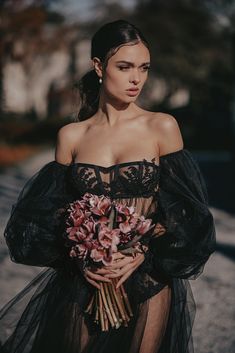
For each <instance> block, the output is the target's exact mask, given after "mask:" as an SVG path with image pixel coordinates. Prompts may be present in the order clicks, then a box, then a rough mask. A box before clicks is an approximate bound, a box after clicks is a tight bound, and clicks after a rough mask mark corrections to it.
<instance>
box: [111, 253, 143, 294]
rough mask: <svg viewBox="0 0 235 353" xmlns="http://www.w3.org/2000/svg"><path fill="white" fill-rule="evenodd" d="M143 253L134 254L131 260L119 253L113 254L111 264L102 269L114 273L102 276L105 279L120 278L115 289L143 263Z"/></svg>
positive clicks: (130, 257)
mask: <svg viewBox="0 0 235 353" xmlns="http://www.w3.org/2000/svg"><path fill="white" fill-rule="evenodd" d="M144 258H145V257H144V254H143V253H136V255H135V257H134V258H133V257H132V256H130V255H128V256H127V255H124V254H122V253H120V252H116V253H114V254H113V262H112V264H111V265H109V266H105V267H104V269H106V270H112V271H114V273H107V274H105V275H104V277H106V278H117V277H121V278H120V279H119V281H118V282H117V284H116V288H119V287H120V285H121V284H122V283H123V282H124V281H125V280H126V279H127V278H128V277H130V275H131V274H132V273H133V272H134V271H135V270H136V269H137V268H138V267H139V266H140V265H141V264H142V262H143V261H144Z"/></svg>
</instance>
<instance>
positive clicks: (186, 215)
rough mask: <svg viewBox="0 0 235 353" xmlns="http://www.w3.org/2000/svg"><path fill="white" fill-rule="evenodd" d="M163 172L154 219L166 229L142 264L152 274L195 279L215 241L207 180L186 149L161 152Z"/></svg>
mask: <svg viewBox="0 0 235 353" xmlns="http://www.w3.org/2000/svg"><path fill="white" fill-rule="evenodd" d="M160 173H161V174H160V181H159V189H158V191H157V193H156V202H157V212H156V214H155V221H156V222H159V224H160V225H161V227H162V229H163V231H162V233H161V235H159V234H156V236H155V237H154V238H153V239H152V240H151V242H150V244H149V251H148V252H147V253H146V259H145V261H144V263H143V266H145V267H146V269H147V270H148V271H149V272H151V273H152V274H154V272H155V273H156V272H158V273H159V272H160V273H162V274H163V275H164V276H167V277H178V278H187V279H195V278H197V277H198V276H199V275H200V274H201V272H202V270H203V268H204V265H205V263H206V261H207V260H208V258H209V256H210V254H211V253H212V252H213V251H214V250H215V244H216V240H215V236H216V234H215V226H214V220H213V217H212V214H211V212H210V210H209V208H208V194H207V188H206V184H205V181H204V178H203V176H202V174H201V171H200V169H199V166H198V164H197V162H196V160H195V159H194V158H193V156H192V154H191V153H190V152H189V151H188V150H186V149H182V150H179V151H176V152H172V153H169V154H167V155H164V156H161V157H160ZM162 229H161V230H162Z"/></svg>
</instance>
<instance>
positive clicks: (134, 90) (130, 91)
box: [127, 88, 139, 96]
mask: <svg viewBox="0 0 235 353" xmlns="http://www.w3.org/2000/svg"><path fill="white" fill-rule="evenodd" d="M127 92H128V96H136V95H137V93H138V92H139V88H130V89H127Z"/></svg>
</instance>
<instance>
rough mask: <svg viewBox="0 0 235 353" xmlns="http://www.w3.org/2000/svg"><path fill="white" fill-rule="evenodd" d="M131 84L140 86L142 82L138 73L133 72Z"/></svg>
mask: <svg viewBox="0 0 235 353" xmlns="http://www.w3.org/2000/svg"><path fill="white" fill-rule="evenodd" d="M130 82H133V83H135V84H138V83H139V82H140V74H139V72H138V71H133V72H132V75H131V77H130Z"/></svg>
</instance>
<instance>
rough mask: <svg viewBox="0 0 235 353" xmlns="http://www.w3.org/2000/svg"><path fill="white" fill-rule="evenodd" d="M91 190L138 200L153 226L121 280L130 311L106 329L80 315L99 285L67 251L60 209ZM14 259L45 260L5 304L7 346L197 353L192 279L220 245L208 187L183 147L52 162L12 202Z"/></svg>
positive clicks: (13, 351)
mask: <svg viewBox="0 0 235 353" xmlns="http://www.w3.org/2000/svg"><path fill="white" fill-rule="evenodd" d="M86 191H88V192H91V193H95V194H98V195H100V194H105V195H108V196H110V197H111V198H112V199H116V200H118V201H119V202H127V203H128V205H134V206H135V207H136V208H137V211H138V212H140V213H141V214H144V215H145V216H146V217H151V218H152V219H153V222H154V223H155V224H156V230H155V236H154V237H153V238H152V239H151V242H150V244H149V250H148V251H147V253H146V255H145V256H146V257H145V260H144V262H143V263H142V264H141V265H140V266H139V267H138V269H136V270H135V272H134V273H133V274H132V275H131V276H130V277H129V278H128V279H127V280H126V282H124V286H125V289H126V291H127V294H128V297H129V300H130V301H131V305H132V308H133V312H134V316H133V317H132V318H131V321H130V322H129V325H128V327H124V326H121V327H120V328H119V329H115V328H114V329H110V330H109V331H108V332H102V331H101V330H100V328H99V327H98V326H97V325H96V324H95V323H94V322H93V321H92V320H91V319H90V316H89V315H88V314H85V313H84V309H85V308H86V306H87V304H88V302H89V300H90V298H91V295H93V293H94V291H95V290H96V289H95V287H93V286H92V285H90V284H89V283H88V282H87V281H86V280H85V278H84V277H83V275H82V273H81V272H80V270H79V269H78V267H77V266H76V264H75V263H74V261H73V259H72V258H70V257H69V256H68V251H67V248H66V247H65V245H64V238H63V237H62V235H61V234H62V225H61V217H60V215H61V211H62V210H63V207H64V206H65V205H67V204H68V203H69V202H71V201H73V200H76V199H78V198H80V197H81V195H82V194H83V193H85V192H86ZM4 235H5V238H6V242H7V245H8V247H9V251H10V256H11V260H12V261H14V262H17V263H22V264H27V265H31V266H42V267H46V269H43V270H42V271H41V272H40V273H39V275H38V276H37V277H36V278H34V279H33V280H32V281H31V282H30V283H29V284H28V285H27V286H26V287H25V288H24V289H23V290H22V291H21V292H20V293H19V294H17V295H16V296H15V297H14V298H13V299H12V300H11V301H10V302H8V303H7V304H6V305H5V306H4V307H3V308H2V309H1V311H0V327H1V329H0V331H1V332H0V342H1V343H0V352H1V353H3V352H4V353H110V352H112V353H120V352H121V353H138V352H140V353H163V352H164V353H192V352H193V343H192V335H191V333H192V332H191V331H192V326H193V321H194V316H195V311H196V306H195V302H194V300H193V295H192V292H191V288H190V284H189V281H188V279H195V278H197V277H198V276H199V275H200V274H201V272H202V270H203V267H204V265H205V263H206V261H207V260H208V258H209V256H210V254H211V253H212V252H213V251H214V250H215V242H216V241H215V227H214V220H213V217H212V214H211V213H210V211H209V209H208V196H207V190H206V185H205V182H204V179H203V177H202V174H201V172H200V169H199V167H198V164H197V162H196V161H195V160H194V158H193V157H192V154H191V153H190V152H189V151H188V150H187V149H181V150H178V151H176V152H172V153H169V154H167V155H164V156H161V157H160V163H159V165H158V164H157V163H156V161H155V159H153V160H151V161H147V160H145V159H143V160H141V161H131V162H126V163H120V164H116V165H112V166H110V167H102V166H99V165H95V164H88V163H79V162H78V163H73V164H71V165H70V166H66V165H63V164H60V163H58V162H56V161H51V162H49V163H47V164H46V165H44V166H43V167H42V168H41V169H40V170H39V171H38V172H37V173H36V174H35V175H34V176H32V177H31V178H30V179H29V180H28V181H27V183H26V184H25V186H24V188H23V189H22V191H21V192H20V195H19V197H18V200H17V202H16V203H15V204H14V205H13V206H12V210H11V215H10V218H9V220H8V223H7V226H6V229H5V232H4Z"/></svg>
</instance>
